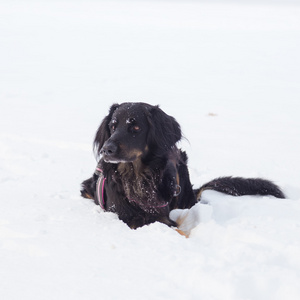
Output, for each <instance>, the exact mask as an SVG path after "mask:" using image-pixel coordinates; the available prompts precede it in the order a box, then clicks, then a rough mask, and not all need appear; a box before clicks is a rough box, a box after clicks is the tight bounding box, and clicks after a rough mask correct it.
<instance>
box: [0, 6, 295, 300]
mask: <svg viewBox="0 0 300 300" xmlns="http://www.w3.org/2000/svg"><path fill="white" fill-rule="evenodd" d="M124 101H144V102H148V103H151V104H159V105H160V106H161V108H162V109H163V110H164V111H166V112H167V113H168V114H170V115H172V116H174V117H175V118H176V119H177V120H178V122H179V123H180V124H181V126H182V130H183V133H184V135H185V137H186V140H184V141H183V142H182V143H181V144H180V146H181V147H182V148H183V149H184V150H186V151H187V152H188V155H189V166H190V174H191V180H192V183H193V184H194V186H195V187H198V186H200V185H201V184H203V183H205V182H206V181H208V180H211V179H213V178H215V177H218V176H223V175H238V176H249V177H256V176H259V177H263V178H269V179H271V180H273V181H274V182H275V183H276V184H278V185H280V186H281V187H282V188H283V190H284V192H285V193H286V195H287V198H288V199H275V198H273V197H250V196H245V197H237V198H235V197H230V196H225V195H221V194H218V193H215V192H211V191H207V192H205V193H204V194H203V200H204V202H205V203H206V204H202V203H198V204H197V205H196V206H195V207H193V208H192V209H191V210H190V211H175V212H173V217H174V216H175V217H176V216H178V215H183V216H187V218H186V222H185V224H184V226H186V228H189V229H191V235H190V238H188V239H186V238H185V237H183V236H181V235H179V234H178V233H177V232H176V231H175V230H173V229H171V228H168V227H166V226H164V225H163V224H159V223H155V224H151V225H149V226H145V227H143V228H140V229H138V230H130V229H129V228H128V227H127V226H126V225H125V224H124V223H122V222H121V221H119V220H118V218H117V216H116V215H114V214H111V213H105V212H102V211H101V210H100V208H99V207H97V206H95V205H94V204H93V203H92V202H91V201H89V200H86V199H83V198H81V197H80V196H79V189H80V183H81V181H82V180H84V179H86V178H88V177H89V176H90V175H91V174H92V172H93V170H94V168H95V164H96V162H95V158H94V156H93V151H92V141H93V137H94V134H95V131H96V129H97V126H98V125H99V124H100V122H101V120H102V119H103V117H104V116H105V115H106V114H107V112H108V109H109V106H110V105H111V104H112V103H115V102H119V103H120V102H124ZM299 113H300V2H299V1H284V0H282V1H271V0H269V1H267V0H264V1H250V0H249V1H247V0H245V1H236V2H229V1H207V2H204V1H183V0H182V1H171V0H170V1H166V0H162V1H127V0H126V1H124V0H123V1H121V0H120V1H96V0H95V1H83V0H82V1H81V0H74V1H71V0H69V1H68V0H62V1H21V0H0V201H1V202H0V299H5V300H6V299H9V300H13V299H132V300H135V299H151V300H153V299H174V300H175V299H180V300H182V299H205V300H210V299H216V300H218V299H222V300H226V299H230V300H252V299H255V300H259V299H264V300H265V299H273V300H277V299H278V300H279V299H280V300H281V299H287V300H296V299H297V300H298V299H300V283H299V282H300V182H299V175H300V117H299Z"/></svg>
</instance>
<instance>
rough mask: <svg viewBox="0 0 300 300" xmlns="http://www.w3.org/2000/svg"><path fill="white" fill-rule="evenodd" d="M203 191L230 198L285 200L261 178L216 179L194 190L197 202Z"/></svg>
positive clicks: (272, 186) (277, 190) (282, 194)
mask: <svg viewBox="0 0 300 300" xmlns="http://www.w3.org/2000/svg"><path fill="white" fill-rule="evenodd" d="M205 190H214V191H217V192H221V193H224V194H227V195H232V196H245V195H262V196H267V195H271V196H274V197H276V198H285V195H284V193H283V192H282V191H281V189H280V188H279V187H278V186H277V185H276V184H274V183H273V182H271V181H269V180H265V179H261V178H242V177H231V176H229V177H220V178H216V179H214V180H212V181H210V182H208V183H206V184H204V185H202V186H201V187H200V188H199V189H197V190H194V192H195V195H196V198H197V201H200V200H201V199H200V198H201V194H202V192H203V191H205Z"/></svg>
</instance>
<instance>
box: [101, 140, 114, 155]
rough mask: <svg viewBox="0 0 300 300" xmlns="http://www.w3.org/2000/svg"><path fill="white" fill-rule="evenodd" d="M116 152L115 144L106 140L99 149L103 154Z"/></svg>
mask: <svg viewBox="0 0 300 300" xmlns="http://www.w3.org/2000/svg"><path fill="white" fill-rule="evenodd" d="M116 152H117V145H116V144H115V143H113V142H111V141H107V142H106V143H105V144H104V145H103V147H102V149H101V150H100V154H104V155H113V154H115V153H116Z"/></svg>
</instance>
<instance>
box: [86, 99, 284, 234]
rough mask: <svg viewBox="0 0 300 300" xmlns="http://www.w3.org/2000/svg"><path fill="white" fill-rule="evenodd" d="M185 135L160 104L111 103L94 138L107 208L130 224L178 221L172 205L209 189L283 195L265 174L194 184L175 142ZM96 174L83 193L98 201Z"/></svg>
mask: <svg viewBox="0 0 300 300" xmlns="http://www.w3.org/2000/svg"><path fill="white" fill-rule="evenodd" d="M181 137H182V135H181V129H180V126H179V124H178V123H177V121H176V120H175V119H174V118H173V117H171V116H169V115H167V114H166V113H165V112H163V111H162V110H161V109H160V108H159V107H158V106H152V105H149V104H146V103H123V104H121V105H118V104H114V105H112V106H111V108H110V110H109V114H108V115H107V116H106V117H105V118H104V120H103V121H102V123H101V124H100V126H99V128H98V130H97V132H96V136H95V140H94V149H95V152H96V155H97V157H99V158H100V157H101V159H99V165H100V167H101V169H102V170H103V175H104V177H105V178H106V182H105V191H104V198H105V209H106V210H107V211H111V212H115V213H117V214H118V216H119V218H120V219H121V220H123V221H124V222H125V223H126V224H127V225H128V226H130V227H131V228H137V227H140V226H143V225H145V224H150V223H153V222H156V221H159V222H162V223H165V224H167V225H168V226H176V225H177V224H176V223H175V222H174V221H172V220H171V219H170V218H169V212H170V210H172V209H175V208H181V209H184V208H190V207H192V206H193V205H194V204H195V203H196V202H197V201H199V200H200V198H201V193H202V192H203V191H204V190H206V189H212V190H216V191H219V192H223V193H226V194H230V195H235V196H238V195H256V194H260V195H273V196H275V197H278V198H284V195H283V193H282V192H281V190H280V189H279V188H278V187H277V186H276V185H274V184H273V183H272V182H270V181H268V180H263V179H246V178H239V177H238V178H234V177H221V178H218V179H214V180H213V181H211V182H209V183H206V184H205V185H203V186H202V187H200V188H199V189H195V190H194V189H193V187H192V185H191V183H190V179H189V172H188V168H187V155H186V153H185V152H183V151H181V150H180V149H178V148H177V147H176V143H177V142H178V141H179V140H180V139H181ZM97 180H98V175H97V174H95V173H94V174H93V176H92V177H91V178H89V179H87V180H85V181H84V182H83V183H82V190H81V194H82V196H83V197H85V198H90V199H94V201H95V202H96V204H99V203H97V200H96V197H95V191H96V182H97ZM178 183H179V185H180V189H181V192H180V193H179V195H177V194H178V186H177V185H178Z"/></svg>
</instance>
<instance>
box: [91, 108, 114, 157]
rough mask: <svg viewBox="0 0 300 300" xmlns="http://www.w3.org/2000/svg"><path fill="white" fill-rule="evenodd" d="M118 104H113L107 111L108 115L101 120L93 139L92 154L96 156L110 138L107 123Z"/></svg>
mask: <svg viewBox="0 0 300 300" xmlns="http://www.w3.org/2000/svg"><path fill="white" fill-rule="evenodd" d="M119 106H120V105H119V104H113V105H112V106H111V107H110V109H109V114H108V115H107V116H106V117H105V118H104V119H103V121H102V123H101V124H100V126H99V128H98V130H97V132H96V136H95V139H94V152H95V154H96V155H97V156H99V155H100V150H101V148H102V147H103V145H104V143H105V141H106V140H108V139H109V137H110V130H109V126H108V125H109V122H110V120H111V118H112V115H113V113H114V111H115V110H116V109H117V108H118V107H119Z"/></svg>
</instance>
